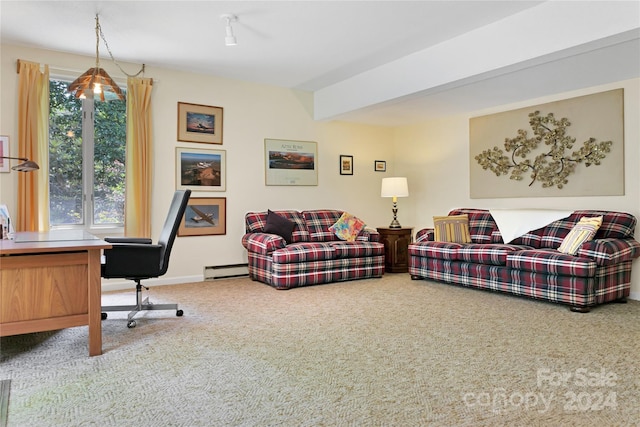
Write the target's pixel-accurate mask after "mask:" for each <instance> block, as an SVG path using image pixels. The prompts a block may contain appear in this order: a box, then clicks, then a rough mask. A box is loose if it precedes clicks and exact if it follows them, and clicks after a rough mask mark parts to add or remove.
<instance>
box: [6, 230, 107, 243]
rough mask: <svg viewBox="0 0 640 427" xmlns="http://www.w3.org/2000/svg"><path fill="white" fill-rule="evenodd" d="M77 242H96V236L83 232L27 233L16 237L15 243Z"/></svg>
mask: <svg viewBox="0 0 640 427" xmlns="http://www.w3.org/2000/svg"><path fill="white" fill-rule="evenodd" d="M72 240H73V241H77V240H98V238H97V237H96V236H94V235H93V234H91V233H87V232H86V231H84V230H51V231H44V232H38V231H28V232H23V233H18V234H17V235H16V239H15V241H16V243H26V242H62V241H72Z"/></svg>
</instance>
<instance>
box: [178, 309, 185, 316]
mask: <svg viewBox="0 0 640 427" xmlns="http://www.w3.org/2000/svg"><path fill="white" fill-rule="evenodd" d="M183 314H184V311H182V310H178V311H176V316H178V317H182V315H183Z"/></svg>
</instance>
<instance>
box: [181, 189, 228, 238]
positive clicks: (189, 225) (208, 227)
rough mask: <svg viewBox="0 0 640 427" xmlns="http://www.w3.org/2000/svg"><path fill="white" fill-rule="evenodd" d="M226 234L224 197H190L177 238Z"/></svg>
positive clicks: (225, 202) (225, 201) (225, 204)
mask: <svg viewBox="0 0 640 427" xmlns="http://www.w3.org/2000/svg"><path fill="white" fill-rule="evenodd" d="M216 234H227V198H226V197H190V198H189V202H188V203H187V209H186V210H185V211H184V215H183V216H182V221H181V222H180V226H179V227H178V236H210V235H216Z"/></svg>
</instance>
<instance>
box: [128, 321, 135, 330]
mask: <svg viewBox="0 0 640 427" xmlns="http://www.w3.org/2000/svg"><path fill="white" fill-rule="evenodd" d="M135 327H136V321H135V320H129V321H128V322H127V328H129V329H131V328H135Z"/></svg>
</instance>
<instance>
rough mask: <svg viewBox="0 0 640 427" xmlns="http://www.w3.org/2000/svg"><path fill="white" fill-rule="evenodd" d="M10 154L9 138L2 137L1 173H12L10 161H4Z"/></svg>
mask: <svg viewBox="0 0 640 427" xmlns="http://www.w3.org/2000/svg"><path fill="white" fill-rule="evenodd" d="M8 156H10V154H9V137H8V136H4V135H2V136H0V172H11V171H10V170H9V159H3V158H2V157H8Z"/></svg>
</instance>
